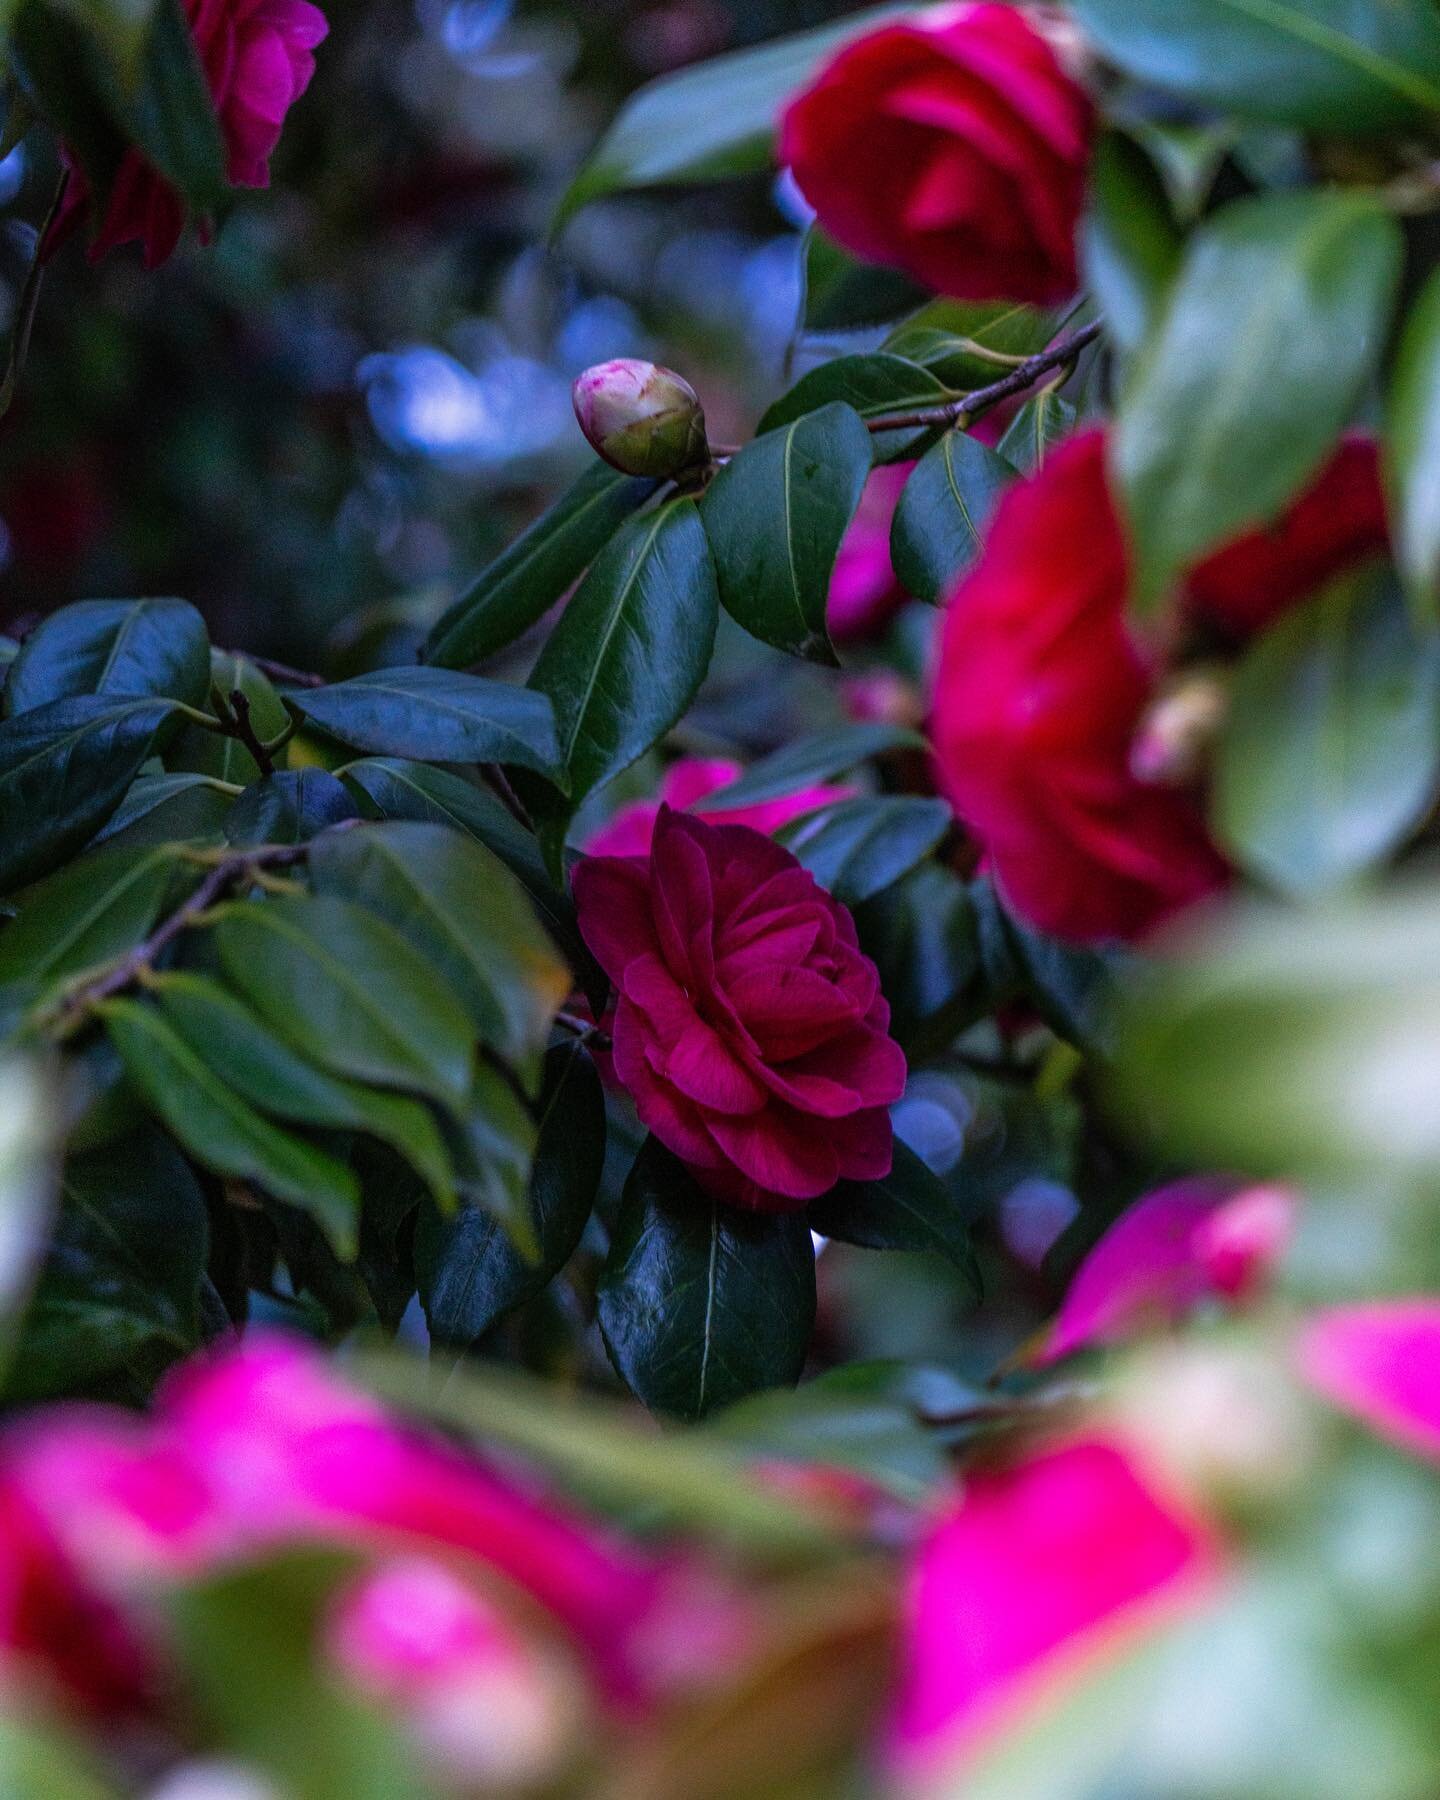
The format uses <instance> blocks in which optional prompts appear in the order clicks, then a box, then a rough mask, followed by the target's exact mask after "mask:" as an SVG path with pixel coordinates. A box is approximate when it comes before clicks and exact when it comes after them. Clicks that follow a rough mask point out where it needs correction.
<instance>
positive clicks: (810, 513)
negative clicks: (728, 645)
mask: <svg viewBox="0 0 1440 1800" xmlns="http://www.w3.org/2000/svg"><path fill="white" fill-rule="evenodd" d="M870 468H871V445H870V433H869V432H868V431H867V430H866V429H865V424H864V421H863V420H862V419H861V418H860V417H859V415H858V414H857V413H856V412H854V410H853V409H852V408H850V407H848V406H846V405H844V404H842V403H841V402H838V401H837V402H834V403H833V404H831V405H829V406H824V407H821V408H820V410H819V411H818V412H813V413H807V414H806V415H805V416H804V417H803V418H800V419H796V420H795V421H794V422H793V423H792V424H789V425H782V426H779V427H778V428H777V429H776V430H774V431H772V432H769V433H768V434H767V435H766V436H764V437H758V438H756V439H755V440H754V442H753V443H750V444H747V445H746V446H745V448H744V449H743V450H741V451H740V452H739V454H738V455H736V456H734V457H732V458H731V460H730V461H729V463H727V464H726V466H725V467H724V468H723V469H722V470H721V471H720V473H719V474H718V475H717V476H716V477H715V479H714V481H713V482H711V484H710V487H709V488H708V490H707V491H706V494H705V498H704V500H703V501H702V502H701V507H700V517H701V519H702V520H703V521H704V525H705V534H706V536H707V537H708V538H709V540H710V548H711V551H712V552H713V554H714V558H715V573H716V578H717V580H718V583H719V587H720V599H721V602H722V604H723V605H724V607H725V610H726V611H727V612H728V613H729V614H730V616H731V618H733V619H734V620H735V621H736V623H737V624H740V625H743V626H744V627H745V629H746V630H747V631H748V632H750V633H751V634H752V635H753V636H755V637H758V638H760V639H761V640H762V642H764V643H767V644H773V645H775V647H776V648H777V649H779V650H789V651H791V652H793V653H794V654H796V655H799V656H808V657H811V658H813V659H814V660H815V661H818V662H825V663H831V664H834V663H835V662H836V661H837V658H836V656H835V652H834V649H833V648H832V647H831V643H830V634H829V632H828V630H827V628H826V623H825V606H826V602H827V601H828V599H829V597H830V576H831V573H832V572H833V570H834V567H835V558H836V556H837V555H838V554H839V550H840V544H841V541H842V539H843V538H844V536H845V533H846V531H847V530H848V529H849V525H850V521H851V520H852V519H853V518H854V517H855V509H856V508H857V507H858V506H859V504H860V496H861V494H862V493H863V492H864V491H865V482H866V479H867V477H868V476H869V474H870Z"/></svg>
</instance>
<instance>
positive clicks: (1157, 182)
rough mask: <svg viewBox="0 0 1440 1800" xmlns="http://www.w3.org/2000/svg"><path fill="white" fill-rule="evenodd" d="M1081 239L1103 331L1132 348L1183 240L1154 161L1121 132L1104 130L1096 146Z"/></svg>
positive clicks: (1155, 312) (1153, 315)
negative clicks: (1101, 319)
mask: <svg viewBox="0 0 1440 1800" xmlns="http://www.w3.org/2000/svg"><path fill="white" fill-rule="evenodd" d="M1081 246H1082V257H1083V261H1084V265H1085V285H1086V287H1087V289H1088V290H1089V292H1090V294H1091V296H1092V298H1093V299H1094V301H1095V304H1096V306H1097V307H1098V308H1099V310H1100V312H1101V314H1102V315H1103V317H1104V320H1105V335H1106V337H1107V338H1108V339H1109V341H1110V342H1111V343H1112V344H1114V345H1115V346H1116V348H1117V349H1119V350H1121V351H1124V352H1126V353H1127V354H1128V353H1130V352H1132V351H1135V350H1138V349H1139V347H1140V345H1141V344H1142V343H1143V342H1144V341H1145V339H1146V337H1147V336H1148V335H1149V333H1150V330H1151V328H1152V326H1153V325H1154V322H1155V320H1156V319H1157V318H1158V317H1159V315H1160V312H1161V310H1162V308H1163V306H1164V303H1165V300H1166V297H1167V295H1168V293H1169V290H1170V284H1171V282H1172V281H1173V279H1174V276H1175V271H1176V270H1177V269H1178V268H1179V266H1180V259H1181V257H1182V255H1183V253H1184V240H1183V238H1182V236H1181V233H1180V228H1179V226H1178V225H1177V224H1176V222H1175V215H1174V214H1173V213H1172V211H1171V210H1170V200H1169V197H1168V195H1167V193H1166V189H1165V184H1164V182H1163V181H1162V180H1161V178H1160V175H1159V173H1158V172H1157V170H1156V168H1155V165H1154V163H1153V162H1151V160H1150V158H1149V157H1148V156H1147V155H1146V154H1145V152H1144V151H1143V150H1142V149H1141V148H1140V146H1139V145H1138V144H1137V143H1136V142H1135V140H1134V139H1133V138H1131V137H1127V136H1126V135H1125V134H1124V133H1123V132H1119V131H1108V132H1106V133H1105V135H1104V136H1103V137H1102V138H1101V140H1100V142H1099V145H1098V146H1097V148H1096V151H1095V156H1094V160H1093V162H1092V163H1091V170H1090V210H1089V212H1088V213H1087V214H1086V217H1085V223H1084V225H1083V227H1082V229H1081Z"/></svg>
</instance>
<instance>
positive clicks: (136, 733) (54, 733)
mask: <svg viewBox="0 0 1440 1800" xmlns="http://www.w3.org/2000/svg"><path fill="white" fill-rule="evenodd" d="M174 710H175V709H174V707H173V706H172V705H171V703H170V702H169V701H168V700H119V699H113V698H109V697H107V696H106V695H103V694H87V695H84V696H82V697H80V698H77V699H74V700H56V701H54V702H52V703H51V704H50V705H48V706H41V707H37V708H36V709H35V710H34V711H33V712H26V713H21V714H20V715H19V716H18V717H17V718H13V719H6V720H4V721H3V722H0V892H4V891H7V890H9V889H11V888H16V887H20V886H23V885H24V884H26V883H28V882H31V881H36V880H38V879H39V877H40V876H42V875H46V874H48V873H49V872H50V870H51V869H53V868H55V867H56V865H57V864H59V863H62V862H64V861H65V860H66V858H67V857H69V856H72V855H73V854H74V853H75V852H76V851H77V850H79V849H81V848H82V847H83V846H84V845H85V843H87V842H88V840H89V839H90V838H91V837H92V836H93V835H94V833H95V832H96V831H97V830H98V828H99V827H100V826H101V825H103V824H104V823H105V821H106V820H107V819H108V818H109V817H110V815H111V813H113V812H114V811H115V809H116V807H117V806H119V804H120V802H121V800H122V799H123V798H124V797H125V792H126V790H127V789H128V787H129V786H130V783H131V782H132V781H133V780H134V779H135V777H136V775H137V774H139V772H140V768H141V765H142V764H143V763H145V762H146V761H147V760H148V759H149V757H150V756H152V755H153V754H154V752H155V750H156V749H157V747H158V745H159V743H160V741H161V739H162V735H163V733H164V732H165V730H166V728H167V727H168V726H169V725H170V724H171V723H172V721H173V719H174Z"/></svg>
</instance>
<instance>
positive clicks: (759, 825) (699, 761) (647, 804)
mask: <svg viewBox="0 0 1440 1800" xmlns="http://www.w3.org/2000/svg"><path fill="white" fill-rule="evenodd" d="M744 773H745V769H744V765H743V764H741V763H737V762H727V761H725V760H724V759H722V758H713V759H707V758H704V757H698V756H682V757H681V758H680V760H679V761H678V762H673V763H671V765H670V767H669V768H668V769H667V770H666V771H665V775H664V778H663V779H662V781H661V783H660V787H659V790H658V792H657V793H656V796H655V798H654V799H653V800H632V801H631V802H630V804H629V805H628V806H622V807H621V808H620V809H619V811H618V812H616V814H615V816H614V817H613V818H611V819H607V820H606V822H605V823H604V824H603V825H602V826H601V827H600V828H599V830H598V831H594V832H592V833H591V835H590V836H589V838H587V839H586V841H585V845H584V848H585V851H586V853H587V854H588V855H590V856H648V855H649V854H650V840H651V839H652V838H653V837H654V835H655V821H656V820H657V819H658V818H659V817H660V808H661V807H662V806H672V807H674V809H675V810H676V812H688V813H698V814H701V815H702V816H704V817H706V818H708V819H710V820H711V821H712V823H714V824H716V825H748V826H749V827H750V828H751V830H752V831H763V832H764V833H765V835H766V836H767V837H769V836H770V835H771V834H772V833H773V832H776V831H779V829H780V827H781V826H782V825H788V824H789V823H790V821H791V820H792V819H800V818H803V817H804V816H805V814H806V813H812V812H818V811H819V810H820V808H821V807H822V806H832V805H833V804H834V803H835V802H836V801H837V800H848V799H849V798H850V797H851V795H852V794H853V793H854V792H855V790H854V788H853V787H838V786H826V785H817V786H814V787H806V788H798V789H797V790H796V791H795V792H794V793H793V794H782V795H780V796H779V797H778V798H777V799H774V800H760V801H757V802H756V803H755V804H754V805H753V806H732V807H727V806H726V805H725V794H724V790H725V789H726V788H727V787H729V786H730V784H731V783H732V782H735V781H738V780H739V779H740V777H741V776H742V775H743V774H744ZM707 801H708V802H709V804H708V805H707V804H705V803H706V802H707Z"/></svg>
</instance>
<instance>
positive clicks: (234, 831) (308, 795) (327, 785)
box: [225, 769, 360, 847]
mask: <svg viewBox="0 0 1440 1800" xmlns="http://www.w3.org/2000/svg"><path fill="white" fill-rule="evenodd" d="M359 816H360V814H359V811H358V809H357V807H356V805H355V802H354V800H353V799H352V798H351V795H350V790H349V789H348V788H347V787H345V786H344V785H343V784H342V783H341V782H338V781H337V780H336V779H335V777H334V776H333V775H331V774H330V773H329V772H328V771H327V770H325V769H280V770H278V771H277V773H275V774H274V775H268V776H266V777H265V778H264V779H263V780H261V781H256V782H252V783H251V785H250V786H249V787H248V788H246V790H245V792H244V793H243V794H242V795H241V796H240V798H239V799H238V800H237V801H236V802H235V804H234V805H233V806H232V807H231V809H230V814H229V817H228V818H227V819H226V821H225V836H226V838H227V839H228V840H229V842H230V843H232V844H238V845H240V846H242V847H243V846H245V845H248V844H304V843H308V842H309V841H310V839H311V838H313V837H316V836H318V835H319V834H320V833H321V832H322V831H325V830H327V829H328V828H329V827H330V826H331V825H339V824H342V823H343V822H344V821H345V820H347V819H358V818H359Z"/></svg>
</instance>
